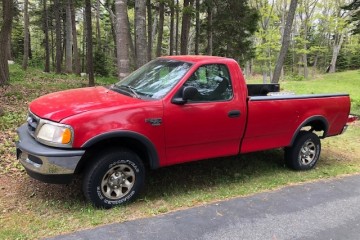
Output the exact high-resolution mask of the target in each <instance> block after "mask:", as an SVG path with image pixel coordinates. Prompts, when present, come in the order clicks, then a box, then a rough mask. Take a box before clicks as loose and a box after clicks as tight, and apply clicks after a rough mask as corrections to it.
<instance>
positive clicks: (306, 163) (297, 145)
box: [285, 131, 321, 170]
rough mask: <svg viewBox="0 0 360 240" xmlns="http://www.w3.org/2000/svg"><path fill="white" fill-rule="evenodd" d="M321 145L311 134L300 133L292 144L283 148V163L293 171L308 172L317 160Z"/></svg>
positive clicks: (315, 136) (313, 134)
mask: <svg viewBox="0 0 360 240" xmlns="http://www.w3.org/2000/svg"><path fill="white" fill-rule="evenodd" d="M320 152H321V143H320V139H319V137H318V136H317V135H316V134H315V133H312V132H307V131H301V132H300V133H299V134H298V136H297V137H296V140H295V142H294V144H293V145H292V146H291V147H287V148H285V163H286V165H287V166H288V167H289V168H291V169H294V170H310V169H312V168H314V166H315V165H316V163H317V161H318V160H319V157H320Z"/></svg>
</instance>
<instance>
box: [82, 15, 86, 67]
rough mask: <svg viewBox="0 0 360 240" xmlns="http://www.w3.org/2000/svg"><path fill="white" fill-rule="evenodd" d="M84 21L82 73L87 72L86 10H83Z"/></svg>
mask: <svg viewBox="0 0 360 240" xmlns="http://www.w3.org/2000/svg"><path fill="white" fill-rule="evenodd" d="M83 19H84V27H83V35H82V52H83V54H82V58H81V71H82V72H87V70H86V69H85V65H86V63H85V58H86V25H87V24H86V12H85V9H83Z"/></svg>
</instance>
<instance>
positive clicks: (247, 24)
mask: <svg viewBox="0 0 360 240" xmlns="http://www.w3.org/2000/svg"><path fill="white" fill-rule="evenodd" d="M214 6H215V7H216V10H215V11H214V14H213V16H212V17H213V19H212V20H213V22H212V32H213V54H214V55H219V56H226V57H232V58H235V59H236V60H238V61H240V62H244V61H245V60H247V59H250V58H252V57H253V56H254V49H253V47H252V39H251V37H252V35H253V34H254V33H255V31H256V30H257V26H258V24H257V23H258V19H259V14H258V11H257V10H256V9H254V8H251V7H250V6H249V5H248V4H247V0H222V1H220V0H216V1H214Z"/></svg>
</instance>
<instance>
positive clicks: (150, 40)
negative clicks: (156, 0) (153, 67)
mask: <svg viewBox="0 0 360 240" xmlns="http://www.w3.org/2000/svg"><path fill="white" fill-rule="evenodd" d="M146 6H147V18H148V24H147V25H148V29H147V34H148V43H147V57H148V61H151V59H152V47H153V38H152V32H151V26H152V11H151V1H150V0H146Z"/></svg>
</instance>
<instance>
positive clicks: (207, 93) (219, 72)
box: [184, 64, 233, 102]
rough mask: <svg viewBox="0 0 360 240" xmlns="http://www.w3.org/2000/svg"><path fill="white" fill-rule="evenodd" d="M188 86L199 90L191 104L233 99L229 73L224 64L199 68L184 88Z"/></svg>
mask: <svg viewBox="0 0 360 240" xmlns="http://www.w3.org/2000/svg"><path fill="white" fill-rule="evenodd" d="M187 86H192V87H195V88H196V89H197V90H198V94H197V95H196V96H195V97H194V99H191V100H189V101H190V102H209V101H226V100H230V99H231V98H232V97H233V90H232V86H231V80H230V76H229V71H228V69H227V67H226V66H225V65H223V64H209V65H204V66H201V67H199V68H198V69H197V70H196V72H194V73H193V74H192V75H191V77H190V78H189V79H188V80H187V81H186V83H185V84H184V87H187Z"/></svg>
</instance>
